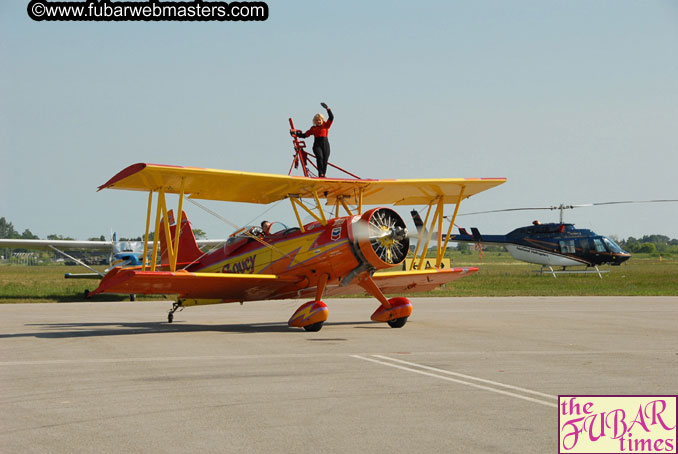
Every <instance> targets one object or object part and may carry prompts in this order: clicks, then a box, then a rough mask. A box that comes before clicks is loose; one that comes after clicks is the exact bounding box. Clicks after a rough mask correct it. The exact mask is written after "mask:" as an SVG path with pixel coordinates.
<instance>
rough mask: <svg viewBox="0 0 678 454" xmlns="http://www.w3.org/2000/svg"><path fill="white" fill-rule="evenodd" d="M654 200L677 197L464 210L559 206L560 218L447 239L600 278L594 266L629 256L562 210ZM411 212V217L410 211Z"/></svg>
mask: <svg viewBox="0 0 678 454" xmlns="http://www.w3.org/2000/svg"><path fill="white" fill-rule="evenodd" d="M656 202H678V200H674V199H670V200H669V199H664V200H638V201H620V202H599V203H587V204H579V205H565V204H560V205H558V206H550V207H526V208H508V209H501V210H490V211H479V212H474V213H464V214H459V216H469V215H473V214H485V213H498V212H506V211H526V210H559V211H560V222H559V223H544V224H542V223H541V222H539V221H534V222H533V223H532V225H528V226H525V227H519V228H517V229H515V230H513V231H511V232H509V233H507V234H505V235H484V234H481V233H480V231H479V230H478V229H477V228H475V227H473V228H471V233H470V234H469V233H468V232H467V231H466V229H464V228H459V234H458V235H450V240H451V241H457V242H469V243H476V244H501V245H503V246H504V247H505V248H506V250H507V251H508V252H509V253H510V254H511V256H513V258H515V259H516V260H520V261H524V262H528V263H534V264H537V265H541V272H542V273H543V272H544V270H545V269H548V270H549V271H550V274H552V275H553V277H557V276H556V274H559V273H597V274H598V276H599V277H601V278H602V274H601V273H602V272H604V271H601V270H600V269H599V268H598V266H599V265H613V266H619V265H621V264H622V263H624V262H625V261H627V260H628V259H630V258H631V254H630V253H628V252H626V251H625V250H623V249H622V248H621V247H620V246H619V245H618V244H617V243H615V242H614V241H613V240H612V239H610V238H609V237H607V236H604V235H599V234H597V233H595V232H593V231H592V230H589V229H578V228H575V226H574V224H568V223H565V222H563V211H564V210H566V209H574V208H580V207H590V206H598V205H615V204H628V203H656ZM412 215H413V218H414V217H415V215H414V213H413V214H412ZM416 224H417V222H416V219H415V225H416ZM572 266H585V267H586V268H594V269H595V271H594V270H567V268H568V267H572ZM553 267H561V269H560V270H559V271H556V270H554V269H553Z"/></svg>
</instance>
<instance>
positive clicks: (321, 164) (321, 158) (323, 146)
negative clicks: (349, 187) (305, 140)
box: [313, 137, 330, 177]
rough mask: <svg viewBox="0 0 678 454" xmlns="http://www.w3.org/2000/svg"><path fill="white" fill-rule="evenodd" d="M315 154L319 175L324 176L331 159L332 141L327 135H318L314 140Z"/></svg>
mask: <svg viewBox="0 0 678 454" xmlns="http://www.w3.org/2000/svg"><path fill="white" fill-rule="evenodd" d="M313 154H314V155H315V162H316V164H317V166H318V176H319V177H324V176H325V173H326V172H327V161H329V160H330V141H329V140H328V139H327V137H316V138H315V140H314V141H313Z"/></svg>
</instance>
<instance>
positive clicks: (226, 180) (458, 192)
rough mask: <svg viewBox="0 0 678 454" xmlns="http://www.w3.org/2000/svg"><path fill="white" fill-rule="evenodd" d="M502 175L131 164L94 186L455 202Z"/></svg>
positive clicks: (256, 199)
mask: <svg viewBox="0 0 678 454" xmlns="http://www.w3.org/2000/svg"><path fill="white" fill-rule="evenodd" d="M505 181H506V179H505V178H438V179H405V180H363V179H360V180H358V179H355V180H352V179H333V178H307V177H296V176H287V175H272V174H263V173H250V172H236V171H230V170H216V169H203V168H197V167H178V166H167V165H157V164H143V163H139V164H133V165H131V166H129V167H127V168H126V169H124V170H122V171H120V172H119V173H118V174H117V175H115V176H114V177H113V178H111V179H110V180H109V181H108V182H106V183H105V184H103V185H101V186H100V187H99V190H101V189H106V188H111V189H128V190H136V191H160V190H162V191H163V192H164V193H166V194H171V193H176V194H179V193H182V192H183V193H184V194H186V195H188V196H189V197H190V198H193V199H204V200H222V201H228V202H245V203H261V204H268V203H272V202H275V201H278V200H281V199H285V198H288V197H291V196H293V197H298V198H314V197H317V198H319V199H326V200H327V202H328V203H330V204H332V203H335V202H336V201H337V200H338V199H343V200H346V201H347V202H348V203H353V204H358V203H360V204H364V205H383V204H395V205H421V204H429V203H431V202H432V201H433V200H436V199H437V200H438V201H439V202H442V203H446V204H447V203H457V201H458V200H459V198H460V196H461V198H462V199H465V198H467V197H470V196H472V195H474V194H477V193H479V192H482V191H485V190H487V189H490V188H493V187H495V186H498V185H500V184H502V183H504V182H505Z"/></svg>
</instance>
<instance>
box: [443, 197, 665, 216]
mask: <svg viewBox="0 0 678 454" xmlns="http://www.w3.org/2000/svg"><path fill="white" fill-rule="evenodd" d="M663 202H678V199H656V200H622V201H617V202H595V203H580V204H572V205H565V204H560V205H558V206H555V205H554V206H550V207H523V208H505V209H501V210H488V211H474V212H473V213H459V214H458V215H457V217H459V216H471V215H474V214H486V213H504V212H508V211H534V210H561V211H562V210H568V209H574V208H583V207H592V206H600V205H619V204H629V203H663ZM445 218H448V216H445Z"/></svg>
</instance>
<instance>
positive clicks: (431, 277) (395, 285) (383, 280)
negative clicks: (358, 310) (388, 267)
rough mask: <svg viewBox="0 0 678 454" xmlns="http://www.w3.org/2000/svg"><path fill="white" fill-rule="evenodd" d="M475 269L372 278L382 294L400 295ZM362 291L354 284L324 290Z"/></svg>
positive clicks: (329, 292) (390, 273) (333, 293)
mask: <svg viewBox="0 0 678 454" xmlns="http://www.w3.org/2000/svg"><path fill="white" fill-rule="evenodd" d="M476 271H478V268H475V267H463V268H448V269H442V270H436V269H432V270H421V271H388V272H385V273H375V274H374V275H373V276H372V279H373V280H374V282H375V283H376V284H377V286H378V287H379V288H380V289H381V291H382V292H384V294H386V295H389V294H398V295H400V294H402V293H414V292H428V291H430V290H434V289H436V288H438V287H440V286H441V285H443V284H447V283H449V282H452V281H456V280H457V279H459V278H462V277H464V276H468V275H470V274H473V273H475V272H476ZM363 293H365V290H364V289H363V288H362V287H360V286H358V285H356V284H350V285H347V286H337V287H334V288H332V289H329V288H328V290H327V292H326V294H327V295H329V296H336V295H356V294H363Z"/></svg>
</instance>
